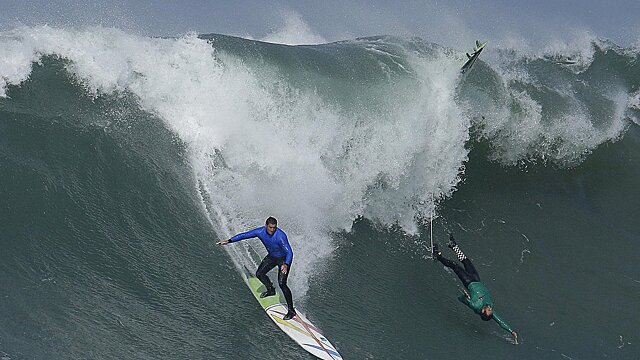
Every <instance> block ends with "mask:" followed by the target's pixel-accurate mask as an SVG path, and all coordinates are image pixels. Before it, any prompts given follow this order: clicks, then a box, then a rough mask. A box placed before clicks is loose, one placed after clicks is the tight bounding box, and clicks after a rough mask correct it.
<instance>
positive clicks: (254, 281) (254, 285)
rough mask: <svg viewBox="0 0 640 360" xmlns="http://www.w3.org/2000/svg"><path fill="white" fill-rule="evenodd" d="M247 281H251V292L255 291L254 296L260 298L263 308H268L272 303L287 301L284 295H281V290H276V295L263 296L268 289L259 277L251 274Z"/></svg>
mask: <svg viewBox="0 0 640 360" xmlns="http://www.w3.org/2000/svg"><path fill="white" fill-rule="evenodd" d="M247 281H248V283H249V288H251V292H252V293H253V296H255V297H256V299H258V302H259V303H260V306H262V308H263V309H266V308H268V307H269V306H271V305H275V304H285V303H286V301H285V300H284V299H283V298H282V295H280V293H279V292H276V294H275V295H274V296H267V297H266V298H261V297H260V294H262V293H263V292H265V291H267V288H266V287H265V286H264V285H263V284H262V283H261V282H260V280H258V278H257V277H255V276H249V277H248V278H247Z"/></svg>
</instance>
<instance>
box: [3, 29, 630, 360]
mask: <svg viewBox="0 0 640 360" xmlns="http://www.w3.org/2000/svg"><path fill="white" fill-rule="evenodd" d="M487 40H489V43H488V45H487V48H486V49H485V51H484V52H483V54H482V55H481V57H480V61H478V62H477V63H476V64H475V65H474V67H473V68H472V69H471V70H470V71H469V72H468V73H466V74H465V75H464V76H462V75H461V74H460V72H459V69H460V67H461V66H462V64H463V63H464V62H465V59H466V56H465V54H464V52H465V51H471V49H472V46H473V44H468V48H464V47H463V46H462V45H460V44H433V43H430V42H428V41H425V40H422V39H419V38H397V37H389V36H372V37H367V38H359V39H352V40H346V41H341V42H335V43H329V44H321V45H305V46H287V45H278V44H270V43H264V42H259V41H254V40H248V39H243V38H237V37H230V36H225V35H217V34H209V35H197V34H189V35H185V36H183V37H179V38H149V37H142V36H136V35H131V34H127V33H125V32H123V31H120V30H117V29H110V28H101V27H91V28H84V29H59V28H52V27H46V26H45V27H24V28H19V29H15V30H13V31H9V32H3V33H0V359H2V360H12V359H271V358H287V359H312V357H311V355H309V354H307V353H306V352H305V351H304V350H303V349H302V348H300V347H299V346H297V345H296V344H295V343H294V342H293V341H292V340H290V339H289V338H288V337H286V336H285V335H284V334H283V333H282V332H280V331H279V330H278V329H277V328H276V327H275V325H274V324H273V323H272V322H271V320H269V319H268V318H267V316H266V315H265V313H264V312H263V311H262V309H261V308H260V306H259V305H258V303H257V302H256V301H255V299H253V298H252V296H251V294H250V292H249V289H248V288H247V287H246V285H245V284H244V283H243V280H242V277H241V271H242V268H243V267H244V266H247V267H249V268H255V266H256V261H257V260H259V258H260V257H261V256H262V255H264V249H263V248H262V246H261V244H260V243H259V241H258V240H249V241H244V242H242V243H238V244H232V245H230V246H227V247H220V246H216V245H215V242H216V241H217V240H220V239H226V238H228V237H229V236H231V235H233V234H235V233H237V232H240V231H245V230H248V229H251V228H254V227H257V226H261V225H263V224H264V220H265V219H266V218H267V217H268V216H275V217H276V218H277V219H278V221H279V226H280V228H282V229H283V230H284V231H285V232H286V233H287V234H288V235H289V240H290V242H291V245H292V247H293V249H294V253H295V256H294V262H293V265H292V271H291V275H290V277H289V283H290V286H291V287H292V290H293V294H294V300H295V302H296V305H297V307H298V308H299V309H300V311H302V312H303V313H305V314H306V315H307V317H308V318H309V319H310V320H311V321H313V322H314V323H315V324H316V325H317V326H318V327H319V328H320V329H321V330H322V331H323V333H324V334H325V335H326V336H327V338H328V339H329V340H330V341H331V342H332V343H333V344H334V345H335V346H336V347H337V349H338V350H339V351H340V353H341V354H342V356H343V357H344V358H345V359H464V358H474V359H640V307H639V304H640V265H639V263H638V261H639V260H640V246H639V244H640V221H638V219H639V216H640V186H639V185H640V126H639V124H640V50H639V49H637V48H622V47H619V46H617V45H615V44H613V43H611V42H609V41H607V40H602V39H598V38H585V39H583V41H577V42H574V43H571V44H564V45H558V44H554V46H550V47H549V48H545V49H538V50H535V51H534V50H531V49H528V48H524V47H523V48H517V47H515V48H499V47H492V44H491V41H490V39H487ZM449 232H452V233H453V234H454V235H455V236H456V239H457V240H458V243H459V244H460V247H461V248H462V250H463V251H464V252H465V253H466V254H467V256H469V257H470V258H471V259H472V260H473V261H474V263H475V264H476V267H477V268H478V270H479V273H480V276H481V278H482V280H483V281H484V282H485V283H486V284H487V286H488V287H489V289H490V290H491V293H492V296H493V298H494V301H495V309H496V311H497V312H499V313H500V314H501V316H502V317H503V318H504V319H505V320H506V321H507V322H508V323H510V324H511V325H512V326H513V328H514V329H515V330H516V331H517V332H518V334H519V335H520V342H521V343H520V344H519V345H517V346H516V345H514V344H513V341H512V340H511V337H510V336H509V334H507V333H505V332H504V331H503V330H502V329H500V328H499V327H498V326H497V324H495V323H494V322H483V321H481V319H480V318H479V317H478V316H477V315H475V314H473V313H472V312H471V311H470V310H469V309H467V308H466V307H465V306H464V305H462V304H461V303H459V302H458V300H457V296H458V295H459V294H460V290H461V285H460V282H459V281H458V279H457V278H456V276H455V275H454V274H453V273H452V272H449V271H446V270H445V269H444V268H443V266H442V265H440V264H439V263H436V262H434V261H433V260H432V259H431V256H430V253H429V247H430V244H431V241H432V240H433V241H434V242H438V243H440V244H444V243H446V240H447V233H449ZM444 255H445V256H446V257H449V258H454V254H453V253H452V252H451V251H450V250H449V249H446V247H445V248H444ZM272 275H274V274H272Z"/></svg>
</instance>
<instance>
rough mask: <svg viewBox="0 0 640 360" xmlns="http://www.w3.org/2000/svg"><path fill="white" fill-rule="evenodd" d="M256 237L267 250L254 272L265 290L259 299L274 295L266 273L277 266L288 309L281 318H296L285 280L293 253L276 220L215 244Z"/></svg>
mask: <svg viewBox="0 0 640 360" xmlns="http://www.w3.org/2000/svg"><path fill="white" fill-rule="evenodd" d="M256 237H257V238H258V239H260V241H262V244H263V245H264V247H265V248H266V249H267V256H265V258H264V259H262V262H261V263H260V265H259V266H258V270H256V277H257V278H258V280H260V282H262V284H264V286H265V287H266V288H267V290H266V291H265V292H263V293H262V294H260V297H261V298H265V297H267V296H273V295H275V294H276V289H275V288H274V287H273V284H272V283H271V280H270V279H269V276H267V273H268V272H269V271H271V269H273V268H274V267H276V266H278V285H280V289H281V290H282V293H283V294H284V298H285V299H286V300H287V308H288V311H287V314H286V315H285V316H284V317H283V320H290V319H293V317H294V316H296V311H295V309H294V308H293V297H292V296H291V290H290V289H289V287H288V286H287V278H288V277H289V273H290V272H291V262H292V261H293V251H292V250H291V246H290V245H289V240H288V239H287V234H285V233H284V231H282V230H281V229H279V228H278V220H276V219H275V218H274V217H271V216H270V217H269V218H267V221H266V222H265V226H262V227H259V228H255V229H253V230H250V231H247V232H243V233H240V234H237V235H235V236H233V237H232V238H231V239H228V240H221V241H218V242H217V243H216V244H218V245H226V244H229V243H233V242H237V241H240V240H245V239H251V238H256Z"/></svg>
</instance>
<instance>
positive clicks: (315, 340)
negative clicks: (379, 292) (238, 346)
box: [244, 270, 342, 360]
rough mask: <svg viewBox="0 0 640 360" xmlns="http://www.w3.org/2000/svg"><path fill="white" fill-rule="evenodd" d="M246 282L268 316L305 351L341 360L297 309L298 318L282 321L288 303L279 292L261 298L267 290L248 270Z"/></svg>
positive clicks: (325, 339)
mask: <svg viewBox="0 0 640 360" xmlns="http://www.w3.org/2000/svg"><path fill="white" fill-rule="evenodd" d="M244 276H245V281H246V282H247V285H249V288H250V289H251V292H252V293H253V296H254V297H255V298H256V299H257V300H258V302H259V303H260V305H261V306H262V308H263V309H264V311H265V312H266V313H267V316H269V318H270V319H271V320H272V321H273V322H274V323H276V325H278V327H279V328H280V330H282V331H284V333H285V334H287V335H289V337H290V338H292V339H293V340H294V341H295V342H296V343H298V345H300V346H301V347H302V348H303V349H305V350H306V351H308V352H309V353H311V354H312V355H314V356H315V357H317V358H319V359H323V360H341V359H342V356H340V353H338V350H336V348H335V347H334V346H333V345H332V344H331V343H330V342H329V340H327V338H325V337H324V335H322V333H320V330H319V329H318V328H317V327H316V326H315V325H313V324H312V323H311V322H310V321H309V320H307V318H306V317H305V316H304V315H303V314H302V313H301V312H300V311H298V310H297V309H296V313H297V314H296V316H294V317H293V319H291V320H282V318H283V317H284V315H285V314H286V313H287V305H286V304H287V303H286V300H285V299H284V297H283V296H282V295H281V294H280V292H277V293H276V295H274V296H268V297H266V298H260V294H261V293H262V292H263V291H265V290H266V288H265V286H264V285H262V283H261V282H260V280H258V278H256V277H255V276H253V275H252V274H251V273H250V272H249V271H248V270H247V271H246V273H245V274H244Z"/></svg>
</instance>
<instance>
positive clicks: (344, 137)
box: [0, 26, 469, 296]
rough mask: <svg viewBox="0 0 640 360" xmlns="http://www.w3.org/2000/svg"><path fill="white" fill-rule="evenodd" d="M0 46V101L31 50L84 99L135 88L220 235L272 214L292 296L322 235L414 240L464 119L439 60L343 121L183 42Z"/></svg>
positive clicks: (239, 253)
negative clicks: (172, 141)
mask: <svg viewBox="0 0 640 360" xmlns="http://www.w3.org/2000/svg"><path fill="white" fill-rule="evenodd" d="M0 47H1V48H2V53H1V54H2V56H1V58H2V59H1V60H0V64H2V65H1V68H0V73H1V74H2V79H3V81H4V82H5V83H3V84H2V85H3V88H2V89H3V93H2V94H3V95H4V94H5V93H4V91H5V89H6V87H5V86H6V84H19V83H20V82H21V81H24V80H25V79H26V78H27V77H28V75H29V72H30V69H31V63H32V62H34V61H38V59H39V58H40V57H41V56H43V55H53V56H58V57H61V58H65V59H68V60H69V65H68V70H69V71H70V72H71V73H72V74H73V75H74V76H75V77H76V78H77V79H78V80H79V82H80V83H81V84H83V86H85V88H86V89H87V91H88V92H89V93H91V94H93V95H94V96H100V95H101V94H112V93H115V92H120V91H126V92H129V93H132V94H135V95H136V96H137V97H138V98H139V103H140V106H141V107H142V108H144V109H145V110H146V111H149V112H151V113H153V114H156V115H157V116H158V117H159V118H161V119H163V120H164V121H165V123H166V124H167V126H168V127H169V128H171V129H172V130H173V131H174V132H175V133H176V134H177V135H178V136H179V137H180V138H181V139H182V140H183V141H184V142H185V143H186V144H187V145H188V148H189V152H190V155H189V156H190V158H191V163H192V167H193V169H194V173H195V176H196V178H197V180H198V182H199V183H200V184H201V185H200V186H199V187H200V188H201V189H205V190H204V191H206V192H207V196H208V197H209V198H210V199H211V204H208V206H209V208H210V209H212V213H213V214H214V215H213V216H215V217H218V219H215V220H216V221H214V223H216V224H219V225H221V226H224V227H223V228H221V229H216V230H217V231H218V232H219V234H220V235H221V236H228V235H230V234H232V233H234V232H239V231H242V230H246V229H248V228H252V227H257V226H260V225H262V224H263V222H264V219H265V218H266V217H267V216H270V215H271V216H275V217H277V218H278V219H279V222H280V224H279V225H280V226H281V228H282V229H283V230H285V231H286V232H287V233H288V235H289V238H290V241H291V243H292V246H293V248H294V252H295V261H294V268H293V269H294V273H295V276H292V279H291V283H292V286H293V288H294V292H295V293H296V296H302V294H304V292H305V291H306V288H307V285H306V284H307V280H308V279H309V277H310V276H311V275H312V274H314V273H316V272H317V271H318V266H319V265H320V264H322V263H324V262H325V261H326V260H327V259H328V258H329V257H330V255H331V253H332V251H333V249H334V248H335V245H334V244H333V243H332V240H331V232H333V231H340V230H349V229H350V227H351V225H352V223H353V220H354V219H355V218H357V217H360V216H367V217H369V218H371V219H375V220H377V221H378V222H380V223H381V224H383V225H392V224H396V223H397V224H399V225H401V226H402V227H404V228H405V230H407V231H409V232H415V231H416V229H417V228H416V223H417V222H418V221H420V220H419V219H420V218H426V217H428V216H430V215H432V214H433V213H434V200H435V199H438V198H440V197H442V196H446V195H448V194H450V193H451V192H452V191H453V189H454V187H455V185H456V184H457V182H458V181H459V178H458V172H459V169H460V168H461V166H462V164H463V162H464V160H465V159H466V155H467V152H466V150H465V149H464V144H465V141H466V140H467V138H468V133H467V129H468V126H469V121H468V120H467V119H465V117H464V116H463V115H462V114H461V113H460V111H459V110H458V109H457V107H456V105H455V102H454V89H455V84H456V79H457V75H458V65H457V64H456V63H455V62H452V61H451V59H447V58H444V57H442V58H438V59H431V60H426V59H419V58H414V59H412V62H413V66H414V69H415V70H414V71H415V74H414V75H415V77H416V79H417V83H413V84H412V86H413V89H412V90H414V91H412V92H408V93H406V94H404V93H403V94H401V95H398V96H394V97H393V99H389V100H388V103H384V104H380V105H379V106H376V109H375V110H374V109H359V110H358V112H355V113H354V112H349V111H347V112H345V111H343V110H342V109H340V108H336V107H335V106H336V105H333V104H329V103H326V102H325V100H324V99H322V98H320V97H319V96H318V95H316V94H315V92H314V91H313V90H312V89H297V88H293V87H291V86H290V85H289V84H288V83H287V82H286V81H284V80H283V79H284V76H282V75H280V74H278V73H277V72H276V70H275V69H269V68H261V69H249V68H247V67H246V66H244V65H243V62H242V59H235V58H233V57H230V56H224V55H222V54H218V53H216V51H215V50H214V48H215V43H214V44H213V46H212V44H209V43H207V42H206V41H204V40H201V39H199V38H197V36H196V35H194V34H189V35H186V36H184V37H182V38H179V39H153V38H144V37H138V36H132V35H128V34H125V33H123V32H121V31H118V30H115V29H105V28H90V29H86V30H60V29H54V28H50V27H46V26H45V27H38V28H23V29H19V30H16V31H14V32H11V33H9V34H7V33H5V34H2V35H1V36H0ZM402 91H405V90H404V88H402ZM380 109H383V111H379V110H380ZM222 224H224V225H222ZM214 240H217V239H211V241H214ZM236 245H237V244H236ZM236 245H233V246H234V250H233V251H232V253H234V254H236V255H234V256H235V260H236V261H243V260H242V259H240V258H239V257H243V256H246V255H245V250H242V248H240V247H235V246H236ZM258 248H260V247H259V246H258Z"/></svg>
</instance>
